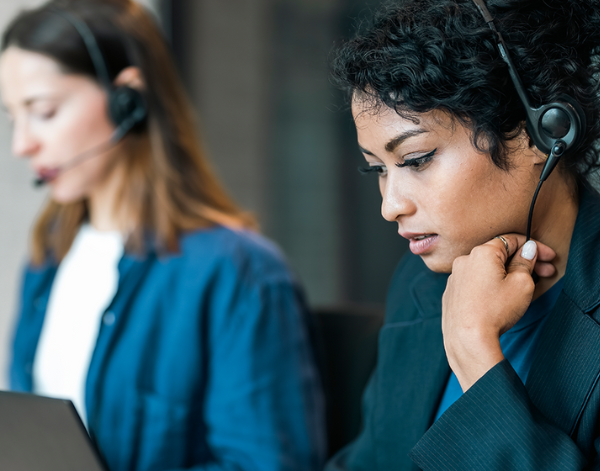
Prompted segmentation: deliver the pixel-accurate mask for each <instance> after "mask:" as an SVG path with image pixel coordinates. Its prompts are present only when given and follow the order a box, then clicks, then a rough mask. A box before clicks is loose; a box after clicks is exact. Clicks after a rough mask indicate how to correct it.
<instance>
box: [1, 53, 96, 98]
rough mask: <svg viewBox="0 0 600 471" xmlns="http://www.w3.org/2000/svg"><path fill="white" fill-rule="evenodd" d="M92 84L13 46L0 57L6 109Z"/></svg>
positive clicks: (40, 55) (51, 60) (53, 63)
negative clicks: (36, 98)
mask: <svg viewBox="0 0 600 471" xmlns="http://www.w3.org/2000/svg"><path fill="white" fill-rule="evenodd" d="M88 82H90V83H92V82H93V81H92V80H91V79H89V78H87V77H85V76H83V75H75V74H66V73H64V72H63V70H62V69H61V66H60V64H59V63H58V62H57V61H55V60H54V59H52V58H50V57H48V56H45V55H43V54H39V53H37V52H31V51H26V50H24V49H20V48H17V47H14V46H11V47H9V48H7V49H6V50H5V51H4V52H3V53H2V55H1V56H0V92H1V94H2V101H3V102H4V103H5V105H7V106H9V107H10V106H12V105H18V104H21V103H23V102H24V101H26V100H29V99H31V98H33V97H37V96H46V95H49V94H55V93H69V92H72V91H74V90H77V89H79V88H81V86H82V85H85V84H87V83H88Z"/></svg>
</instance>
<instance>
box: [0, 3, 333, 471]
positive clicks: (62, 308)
mask: <svg viewBox="0 0 600 471" xmlns="http://www.w3.org/2000/svg"><path fill="white" fill-rule="evenodd" d="M103 69H105V70H103ZM107 82H108V84H107ZM0 90H1V93H2V99H3V102H4V104H5V106H6V108H7V109H8V112H9V114H10V115H11V118H12V120H13V124H14V134H13V151H14V153H15V154H16V155H18V156H20V157H25V158H27V159H28V160H29V162H30V164H31V167H32V168H33V170H34V171H35V172H36V174H37V177H38V179H39V181H40V182H43V183H47V184H48V185H49V186H50V198H49V201H48V203H47V204H46V206H45V208H44V209H43V211H42V213H41V214H40V216H39V218H38V220H37V222H36V223H35V227H34V229H33V237H32V247H31V263H30V264H29V265H28V266H27V268H26V271H25V276H24V282H23V291H22V296H21V306H20V315H19V318H18V322H17V328H16V332H15V338H14V346H13V360H12V367H11V376H10V380H11V386H12V388H13V389H14V390H20V391H28V392H29V391H30V392H34V393H37V394H41V395H47V396H56V397H64V398H70V399H72V400H73V402H74V404H75V406H76V408H77V410H78V411H79V413H80V415H81V416H82V418H83V419H84V422H85V423H86V425H87V427H88V430H89V432H90V435H91V436H92V437H93V439H94V440H95V441H96V442H97V444H98V445H99V448H100V450H101V451H102V452H103V454H104V456H105V458H106V461H107V463H108V465H109V467H110V469H111V470H113V471H119V470H169V469H172V470H174V469H197V470H209V469H210V470H220V469H223V470H225V469H236V470H242V469H252V470H255V469H257V470H258V469H260V470H295V469H298V470H300V469H302V470H310V469H317V468H318V467H319V466H320V463H321V461H322V459H323V456H324V451H323V449H324V447H323V436H324V435H323V430H322V397H321V391H320V383H319V379H318V375H317V370H316V368H315V365H314V358H313V353H312V349H311V343H310V335H309V328H308V319H307V317H306V309H305V306H304V304H303V300H302V296H301V294H300V292H299V289H298V286H297V283H296V282H295V280H294V278H293V276H292V275H291V274H290V272H289V270H288V269H287V267H286V265H285V262H284V261H283V259H282V256H281V254H280V253H279V252H278V251H277V249H275V248H274V247H273V245H271V243H269V242H268V241H266V240H265V239H264V238H262V237H261V236H260V235H258V234H257V233H256V232H254V228H255V223H254V220H253V219H252V217H250V216H249V215H248V214H246V213H244V212H243V211H241V210H240V209H239V208H238V207H237V206H236V205H235V203H233V201H232V200H231V199H230V198H229V196H228V195H227V194H226V193H225V191H224V190H223V188H222V187H221V186H220V184H219V183H218V182H217V180H216V178H215V176H214V175H213V173H212V172H211V170H210V168H209V166H208V164H207V161H206V158H205V156H204V154H203V152H202V151H201V148H200V146H199V143H198V140H197V139H196V137H195V135H194V124H193V119H192V116H191V112H190V110H189V107H188V103H187V100H186V97H185V95H184V93H183V92H182V88H181V85H180V83H179V81H178V79H177V77H176V73H175V71H174V68H173V65H172V63H171V59H170V57H169V54H168V51H167V48H166V46H165V43H164V40H163V39H162V37H161V35H160V33H159V31H158V29H157V27H156V25H155V24H154V23H153V21H152V20H151V18H150V17H149V15H148V14H147V13H146V12H145V10H144V9H143V8H142V7H141V6H140V5H138V4H136V3H135V2H133V1H130V0H102V1H100V0H71V1H51V2H49V3H47V4H45V5H43V6H41V7H40V8H38V9H35V10H30V11H26V12H24V13H22V14H20V15H19V16H18V17H17V18H16V19H15V20H13V22H12V23H11V24H10V26H9V27H8V28H7V30H6V31H5V33H4V36H3V42H2V56H1V58H0Z"/></svg>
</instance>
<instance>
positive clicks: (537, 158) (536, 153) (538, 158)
mask: <svg viewBox="0 0 600 471" xmlns="http://www.w3.org/2000/svg"><path fill="white" fill-rule="evenodd" d="M531 151H532V153H533V163H534V165H540V164H544V163H546V160H548V154H545V153H544V152H542V151H541V150H539V149H538V148H537V147H536V146H535V145H533V146H531Z"/></svg>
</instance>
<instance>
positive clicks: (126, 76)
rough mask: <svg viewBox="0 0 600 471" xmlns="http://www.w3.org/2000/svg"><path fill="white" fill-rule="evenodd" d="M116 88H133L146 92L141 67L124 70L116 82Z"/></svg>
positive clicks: (130, 67)
mask: <svg viewBox="0 0 600 471" xmlns="http://www.w3.org/2000/svg"><path fill="white" fill-rule="evenodd" d="M113 83H114V85H115V87H131V88H134V89H136V90H144V89H145V88H146V83H145V82H144V79H143V77H142V71H141V70H140V68H139V67H134V66H129V67H126V68H124V69H123V70H122V71H121V72H119V75H117V77H116V78H115V80H114V82H113Z"/></svg>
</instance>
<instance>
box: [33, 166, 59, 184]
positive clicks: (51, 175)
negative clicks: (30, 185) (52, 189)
mask: <svg viewBox="0 0 600 471" xmlns="http://www.w3.org/2000/svg"><path fill="white" fill-rule="evenodd" d="M36 173H37V175H38V178H39V179H40V180H44V181H46V182H50V181H52V180H54V179H55V178H56V177H58V174H59V173H60V170H59V169H57V168H40V169H38V170H37V171H36Z"/></svg>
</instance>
